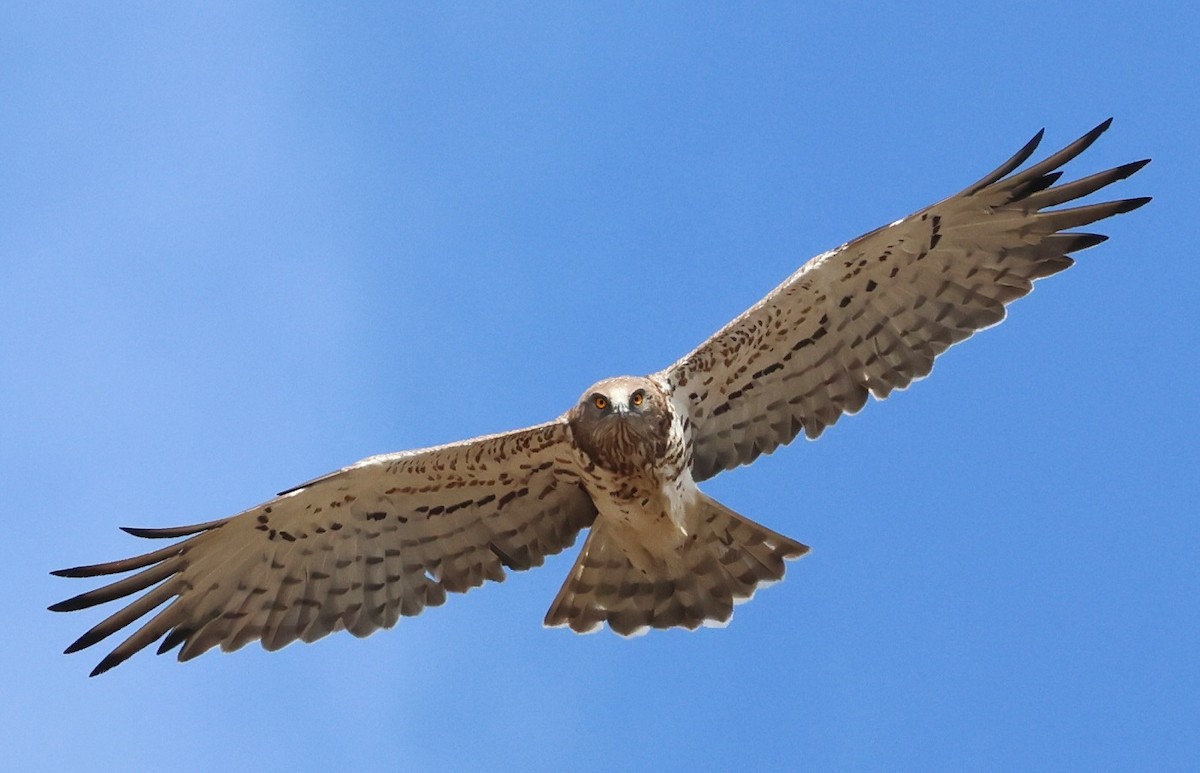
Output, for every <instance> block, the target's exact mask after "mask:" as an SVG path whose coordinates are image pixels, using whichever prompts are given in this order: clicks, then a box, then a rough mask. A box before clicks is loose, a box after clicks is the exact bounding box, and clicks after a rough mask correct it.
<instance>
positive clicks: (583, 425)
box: [568, 376, 671, 473]
mask: <svg viewBox="0 0 1200 773" xmlns="http://www.w3.org/2000/svg"><path fill="white" fill-rule="evenodd" d="M568 422H569V423H570V425H571V431H572V433H573V434H574V435H575V441H576V442H577V443H578V444H579V447H580V448H582V449H583V451H584V453H586V454H587V455H588V457H590V458H591V460H592V461H593V462H595V463H596V464H597V465H599V466H600V467H603V468H605V469H608V470H612V471H614V472H625V473H628V472H632V471H633V470H635V469H636V468H638V467H644V466H646V465H651V464H654V463H656V462H657V461H659V460H660V459H662V457H663V455H664V454H665V453H666V449H667V433H668V432H669V431H670V429H671V406H670V404H669V403H668V401H667V397H666V395H665V394H663V392H662V390H660V389H659V387H658V385H656V384H655V383H654V382H653V381H651V380H650V379H648V378H637V377H633V376H622V377H620V378H610V379H605V380H604V381H601V382H600V383H598V384H596V385H595V386H593V387H592V388H591V389H589V390H588V391H587V392H584V394H583V397H582V398H581V399H580V401H579V404H578V405H576V406H575V407H574V408H573V409H572V410H571V412H570V414H569V415H568Z"/></svg>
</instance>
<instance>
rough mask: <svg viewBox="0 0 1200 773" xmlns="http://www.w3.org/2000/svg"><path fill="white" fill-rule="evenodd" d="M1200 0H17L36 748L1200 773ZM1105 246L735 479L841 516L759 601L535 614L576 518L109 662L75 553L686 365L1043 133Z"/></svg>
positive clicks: (358, 761) (772, 514)
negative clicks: (356, 598) (1116, 182)
mask: <svg viewBox="0 0 1200 773" xmlns="http://www.w3.org/2000/svg"><path fill="white" fill-rule="evenodd" d="M1198 26H1200V24H1198V17H1197V16H1196V14H1195V12H1194V11H1192V10H1190V9H1189V8H1187V7H1186V6H1185V4H1177V5H1170V6H1166V7H1161V8H1157V9H1156V10H1154V11H1153V12H1149V11H1147V12H1136V13H1135V12H1133V11H1131V10H1130V7H1129V6H1128V5H1127V4H1124V3H1094V2H1093V3H1077V4H1074V3H1057V2H1038V3H1009V4H1000V5H994V6H990V7H987V8H973V9H971V10H965V7H964V6H961V5H959V4H944V5H943V4H927V5H924V6H920V7H913V6H911V5H906V6H902V7H901V6H898V7H897V9H896V10H891V11H888V10H881V9H880V8H879V7H877V6H876V5H875V4H853V3H844V4H837V5H830V6H829V7H826V8H813V7H804V6H802V5H801V4H755V5H745V6H740V7H731V6H724V5H715V4H686V5H684V4H678V5H665V4H659V5H654V6H649V5H642V6H637V7H633V6H624V5H622V6H617V5H611V4H607V5H598V6H583V5H570V4H542V5H539V4H522V5H520V6H516V7H511V8H505V9H503V10H502V9H501V7H500V6H498V5H489V6H482V5H479V6H476V5H471V4H458V5H455V6H453V7H452V9H451V10H443V6H440V5H439V6H435V5H432V4H429V5H420V6H418V5H408V6H405V7H403V8H395V7H389V8H382V7H371V6H365V5H364V6H359V7H355V8H345V7H343V8H339V9H337V10H328V9H325V8H324V7H319V6H315V5H313V4H309V5H305V6H302V7H299V8H297V7H291V6H288V5H282V4H271V3H257V4H219V3H206V4H196V5H183V4H170V5H168V4H155V3H146V4H133V3H125V4H120V5H118V6H116V7H115V8H114V7H103V8H102V6H99V5H96V4H86V5H75V4H70V3H60V4H54V5H53V6H51V5H50V4H40V3H37V4H34V3H31V4H22V5H18V4H8V5H6V6H5V7H4V8H3V9H2V10H0V60H2V61H0V103H2V104H3V108H2V109H0V148H2V149H3V151H2V152H0V233H2V234H3V238H2V239H0V406H2V408H0V410H2V411H3V421H2V427H3V431H2V434H0V474H2V476H3V484H4V485H3V490H4V501H3V505H2V506H0V507H2V509H3V518H4V523H5V525H6V536H5V539H4V540H3V541H0V572H2V573H3V574H2V579H3V582H4V586H5V587H6V588H7V589H8V591H7V592H6V593H4V594H3V596H2V597H0V612H2V613H3V617H4V620H5V622H6V633H5V635H4V636H3V637H0V663H3V665H4V669H5V672H6V674H5V678H4V682H5V687H4V688H3V690H0V717H2V718H3V721H2V722H0V749H4V750H5V752H4V754H5V755H6V757H5V759H4V762H5V765H4V766H5V767H12V768H14V769H39V768H40V769H68V768H71V767H84V766H87V767H89V768H93V769H101V770H104V769H119V768H120V769H149V768H158V767H162V766H163V765H164V764H167V762H166V761H169V764H170V766H171V767H172V768H173V769H177V770H185V771H186V770H212V769H218V768H222V767H229V766H231V765H232V766H233V767H235V768H237V769H252V768H259V769H280V768H284V767H287V768H295V769H306V768H307V769H317V768H328V767H329V766H331V765H338V766H339V767H342V768H346V769H350V766H353V769H366V770H372V769H395V768H399V769H413V770H421V769H432V768H435V767H441V768H448V769H491V768H500V769H506V768H511V769H548V770H549V769H563V768H566V767H570V768H571V769H579V770H588V769H595V770H600V769H612V768H614V767H620V768H624V769H671V768H685V767H691V768H734V767H739V768H756V769H789V768H794V767H796V766H800V767H805V768H813V769H830V768H833V769H881V768H885V769H914V770H916V769H919V770H931V769H947V770H960V769H964V768H970V769H995V770H1011V769H1030V768H1033V769H1037V768H1041V769H1112V768H1155V769H1163V770H1166V769H1182V768H1187V767H1191V766H1193V765H1194V764H1195V762H1196V760H1197V759H1200V723H1198V722H1197V721H1196V720H1197V717H1198V716H1200V666H1198V664H1197V657H1196V655H1197V652H1200V609H1198V604H1197V601H1198V599H1200V570H1198V568H1197V567H1198V566H1200V563H1198V562H1197V560H1196V558H1195V553H1196V545H1197V544H1198V542H1200V514H1198V513H1197V512H1196V510H1197V508H1196V502H1197V501H1198V500H1200V486H1198V478H1200V475H1198V467H1200V466H1198V464H1197V462H1198V461H1200V460H1198V456H1200V454H1198V453H1197V442H1196V437H1197V431H1198V430H1200V421H1198V419H1200V412H1198V410H1197V408H1198V405H1197V402H1198V401H1197V398H1196V395H1195V390H1194V387H1195V385H1196V383H1197V382H1198V381H1200V368H1198V366H1197V358H1196V352H1197V351H1198V350H1200V334H1198V331H1200V325H1198V322H1200V319H1198V312H1197V306H1196V303H1195V300H1194V299H1195V297H1196V293H1197V291H1198V290H1200V287H1198V285H1200V281H1198V280H1200V269H1198V268H1197V265H1198V263H1197V258H1196V255H1195V254H1194V253H1195V246H1194V245H1195V222H1196V215H1197V206H1196V201H1197V198H1196V190H1197V183H1198V182H1200V176H1198V174H1197V172H1198V167H1200V162H1198V160H1197V159H1198V156H1200V154H1197V152H1196V147H1197V145H1198V142H1197V140H1198V137H1197V129H1196V126H1197V119H1198V118H1200V116H1198V115H1197V113H1198V111H1197V105H1198V103H1197V98H1196V85H1195V73H1196V72H1197V69H1198V67H1200V57H1198V55H1197V53H1196V47H1195V41H1196V39H1197V32H1198V29H1197V27H1198ZM1110 115H1112V116H1115V119H1116V120H1115V123H1114V125H1113V128H1112V129H1111V130H1110V132H1109V133H1108V134H1107V135H1106V136H1105V137H1103V138H1102V140H1101V141H1100V142H1099V143H1098V144H1097V145H1096V146H1095V147H1094V148H1093V149H1092V150H1091V151H1089V152H1088V153H1087V154H1085V155H1084V156H1083V157H1082V158H1081V159H1080V160H1079V161H1077V162H1076V163H1075V164H1073V165H1072V166H1071V167H1070V173H1072V174H1073V175H1074V176H1082V175H1083V174H1087V173H1090V172H1093V171H1097V170H1100V169H1103V168H1107V167H1109V166H1113V165H1116V164H1118V163H1122V162H1126V161H1131V160H1135V159H1139V158H1144V157H1147V156H1150V157H1153V158H1154V159H1155V161H1154V163H1153V164H1151V165H1150V166H1149V167H1148V168H1147V169H1146V170H1145V171H1143V172H1142V173H1140V174H1139V175H1137V177H1135V178H1134V179H1133V180H1131V181H1129V182H1127V183H1124V184H1122V185H1121V186H1120V189H1119V191H1118V194H1119V195H1122V196H1138V195H1153V196H1155V197H1156V200H1155V201H1154V203H1152V204H1151V205H1150V206H1148V207H1146V208H1144V209H1143V210H1139V211H1138V212H1136V213H1134V214H1131V215H1126V216H1123V217H1121V218H1118V219H1116V220H1114V221H1110V222H1108V223H1105V225H1104V232H1106V233H1108V234H1110V235H1111V236H1112V237H1113V238H1112V240H1111V241H1110V242H1108V243H1106V244H1104V245H1102V246H1100V247H1097V248H1095V249H1093V250H1090V251H1088V252H1086V253H1083V254H1081V255H1080V260H1079V265H1078V266H1077V267H1076V268H1074V269H1072V270H1071V271H1070V272H1068V273H1066V274H1064V275H1061V276H1058V277H1054V278H1051V279H1049V280H1047V281H1046V282H1044V283H1042V284H1040V285H1039V289H1038V291H1037V292H1036V293H1034V294H1033V295H1032V296H1031V297H1030V298H1028V299H1025V300H1023V301H1020V302H1018V303H1017V304H1016V305H1015V306H1014V308H1013V313H1012V315H1011V317H1010V319H1009V320H1008V321H1007V322H1005V323H1004V324H1003V325H1001V326H1000V327H998V328H996V329H994V330H989V331H987V332H986V333H984V334H982V335H981V336H979V337H977V338H975V339H972V340H971V341H969V342H967V343H966V344H964V345H963V346H960V347H956V348H955V349H953V350H952V351H951V352H950V353H948V354H947V355H946V356H945V357H944V358H943V359H941V360H939V363H938V365H937V367H936V368H935V370H934V374H933V376H932V377H931V378H930V379H928V380H926V381H924V382H921V383H920V384H918V385H917V386H916V387H914V388H913V389H911V390H909V391H907V392H904V393H901V394H898V395H896V396H894V397H893V398H891V399H889V400H888V401H887V402H885V403H881V404H876V403H872V404H870V405H868V407H867V409H866V410H865V411H864V412H863V413H862V414H860V415H859V416H856V417H853V418H850V419H847V420H845V421H843V422H842V423H840V424H839V425H838V426H837V427H836V428H834V429H833V430H831V431H829V432H828V433H827V434H826V436H825V437H823V438H822V439H821V440H820V441H819V442H817V443H808V442H805V441H800V442H797V443H795V444H794V445H793V446H790V447H788V448H785V449H782V450H780V451H779V452H777V453H776V454H775V455H773V456H771V457H769V458H766V459H763V460H761V461H759V462H757V463H756V464H755V465H754V466H752V467H749V468H744V469H740V470H737V471H734V472H730V473H726V474H723V475H721V476H720V477H719V478H717V479H715V480H713V481H711V482H709V483H708V484H707V485H706V490H707V491H708V492H709V493H711V494H713V495H714V496H716V497H717V498H718V499H720V500H721V501H723V502H725V503H727V504H728V505H730V506H731V507H733V508H734V509H736V510H738V511H739V512H742V513H744V514H746V515H747V516H749V517H751V518H754V519H756V520H759V521H762V522H763V523H766V524H768V525H770V526H772V527H774V528H776V529H778V530H780V531H783V532H784V533H787V534H789V535H791V536H794V537H796V538H798V539H800V540H802V541H804V542H806V543H808V544H810V545H812V546H813V548H814V549H813V553H812V554H811V555H810V556H808V557H806V558H805V559H804V560H803V561H801V562H799V563H797V564H793V565H792V566H791V569H790V571H789V574H788V577H787V580H786V581H785V582H784V583H782V584H780V585H778V586H776V587H773V588H771V589H769V590H766V591H764V592H763V593H761V594H760V595H758V596H757V597H756V598H755V599H754V601H753V602H752V603H750V604H747V605H744V606H741V607H739V608H738V611H737V614H736V616H735V618H734V621H733V623H732V625H731V626H730V627H729V628H727V629H724V630H718V631H714V630H705V631H700V632H699V633H686V632H676V631H672V632H666V633H655V634H651V635H648V636H645V637H642V638H640V639H635V640H622V639H620V638H619V637H616V636H614V635H611V634H609V633H602V634H598V635H594V636H588V637H576V636H574V635H572V634H569V633H566V632H564V631H561V630H549V631H548V630H543V629H542V627H541V620H542V616H543V614H544V612H545V610H546V608H547V606H548V605H549V603H550V601H551V600H552V598H553V596H554V593H555V592H556V590H557V588H558V586H559V584H560V583H561V581H562V579H563V577H564V575H565V574H566V571H567V569H568V568H569V566H570V564H571V562H572V561H573V559H574V555H575V551H574V550H569V551H567V552H566V553H564V554H563V555H561V556H558V557H555V558H553V559H552V560H550V561H548V562H547V565H546V566H545V567H544V568H542V569H539V570H537V571H535V572H530V573H527V574H518V575H514V576H512V577H510V579H509V580H508V582H506V583H504V584H502V585H494V586H490V587H487V588H483V589H479V590H476V591H472V592H471V593H470V594H468V595H466V596H463V597H456V598H453V599H451V602H450V603H448V604H447V605H446V606H445V607H442V608H439V609H436V610H433V611H431V612H429V613H427V614H426V615H424V616H422V617H419V618H415V619H406V620H403V621H402V622H401V624H400V625H399V626H398V627H397V628H396V629H394V630H391V631H387V632H383V633H379V634H376V635H375V636H373V637H371V638H369V639H366V640H362V641H360V640H357V639H354V638H353V637H350V636H348V635H345V634H342V635H338V636H333V637H329V638H327V639H325V640H322V641H321V642H319V643H317V644H314V645H309V646H303V645H294V646H292V647H289V648H287V649H285V650H283V651H281V652H278V653H273V654H268V653H264V652H263V651H262V650H261V649H259V648H257V647H256V646H254V647H248V648H246V649H244V650H242V651H240V652H238V653H236V654H234V655H219V654H210V655H206V656H205V657H203V658H200V659H199V660H196V661H193V662H191V663H188V664H186V665H180V664H178V663H176V662H174V660H172V659H169V658H165V657H164V658H155V657H153V656H151V655H148V654H144V655H142V656H139V657H136V658H134V659H133V660H131V661H130V662H129V663H127V664H125V665H124V666H122V667H121V668H119V669H117V670H115V671H113V672H111V673H109V674H107V675H105V676H104V677H101V678H98V679H88V678H87V676H86V675H87V672H88V671H89V670H90V669H91V667H92V665H93V664H94V663H95V661H96V660H97V659H98V658H99V657H100V656H101V655H102V654H103V652H102V651H92V650H89V651H87V653H86V654H80V655H74V656H71V657H64V656H63V655H61V654H60V653H61V650H62V649H63V647H65V646H66V645H67V644H68V643H70V642H71V641H72V640H73V639H74V638H75V637H76V636H77V635H78V634H79V633H81V632H82V631H83V630H84V629H85V628H86V627H88V626H90V625H91V624H92V623H94V622H96V621H97V620H99V619H100V617H101V614H98V613H94V612H93V613H78V614H70V615H55V614H51V613H49V612H47V611H45V607H46V606H47V605H48V604H50V603H52V602H54V601H57V600H59V599H61V598H64V597H66V596H68V595H72V594H74V593H76V592H78V591H80V590H82V589H83V588H84V587H89V586H87V585H86V583H84V582H81V581H67V580H62V579H57V578H53V577H51V576H50V575H49V574H48V572H49V570H51V569H55V568H59V567H62V566H68V565H74V564H78V563H84V562H90V561H96V560H105V559H112V558H117V557H123V556H126V555H130V554H131V553H133V552H135V551H140V550H141V549H142V548H143V545H142V544H139V542H138V541H137V540H134V539H133V538H132V537H129V536H127V535H124V534H123V533H121V532H119V531H118V530H117V528H116V527H117V526H119V525H142V526H159V525H174V524H178V523H192V522H197V521H205V520H210V519H212V518H217V517H220V516H224V515H227V514H230V513H233V512H236V511H238V510H241V509H243V508H245V507H247V506H249V505H252V504H255V503H257V502H259V501H261V500H263V499H264V498H266V497H269V496H270V495H271V494H272V493H273V492H275V491H278V490H280V489H282V488H285V487H287V486H290V485H293V484H296V483H299V482H301V481H304V480H307V479H309V478H312V477H313V476H315V475H318V474H320V473H323V472H326V471H328V470H331V469H334V468H337V467H339V466H342V465H343V464H346V463H348V462H351V461H354V460H356V459H358V458H361V457H364V456H367V455H370V454H374V453H380V452H385V451H392V450H399V449H404V448H412V447H418V446H425V445H431V444H435V443H440V442H447V441H451V440H456V439H459V438H464V437H469V436H472V435H476V434H481V433H484V432H494V431H501V430H505V429H511V428H516V427H520V426H525V425H527V424H531V423H534V422H538V421H542V420H545V419H548V418H551V417H552V416H554V415H557V414H558V413H559V412H561V411H562V410H564V409H565V408H566V407H568V406H569V405H570V404H571V403H572V402H573V401H574V400H575V399H576V398H577V396H578V394H579V393H580V392H581V391H582V390H583V389H584V388H585V387H586V386H587V385H589V384H590V383H592V382H593V381H595V380H597V379H598V378H601V377H604V376H608V375H614V374H619V373H644V372H649V371H653V370H657V369H658V368H660V367H663V366H664V365H666V364H668V363H669V362H671V361H673V360H674V359H675V358H677V357H678V356H679V355H681V354H683V353H684V352H686V351H687V350H689V349H690V348H691V347H693V346H694V345H695V344H697V343H699V342H700V341H701V340H703V339H704V338H705V337H707V336H708V335H709V334H710V333H712V332H713V331H714V330H716V329H717V328H718V327H719V326H720V325H722V324H723V323H724V322H726V321H727V320H728V319H730V318H732V317H733V316H734V315H736V314H737V313H739V312H741V311H742V310H743V309H744V308H746V307H748V306H749V305H750V304H752V303H753V302H755V301H756V300H757V299H758V298H760V297H761V296H762V295H763V294H765V292H766V291H767V290H769V289H770V288H772V287H773V286H775V284H777V283H778V282H779V281H780V280H781V279H782V278H783V277H785V276H787V275H788V274H789V273H790V272H791V271H793V270H794V269H795V268H796V267H797V266H798V265H799V264H800V263H801V262H802V261H804V260H806V259H807V258H808V257H810V256H811V255H813V254H816V253H818V252H821V251H823V250H825V249H828V248H830V247H833V246H835V245H837V244H839V243H841V242H843V241H846V240H847V239H849V238H852V237H854V236H856V235H858V234H860V233H862V232H864V231H867V230H869V229H871V228H874V227H876V226H878V225H881V224H883V223H886V222H890V221H892V220H894V219H896V218H898V217H901V216H903V215H906V214H908V213H909V212H911V211H913V210H915V209H917V208H919V207H922V206H924V205H926V204H929V203H932V202H933V201H935V200H937V199H939V198H942V197H944V196H946V195H949V194H951V193H953V192H955V191H957V190H959V189H961V188H962V187H964V186H965V185H967V184H968V183H970V182H972V181H974V180H975V179H977V178H978V177H980V176H981V175H982V174H983V173H985V172H987V171H989V170H990V169H991V168H992V167H994V166H995V165H996V164H998V163H999V162H1000V161H1002V160H1003V159H1005V158H1007V157H1008V156H1009V155H1010V154H1011V152H1013V151H1014V150H1016V148H1018V147H1019V146H1020V145H1021V144H1022V143H1023V142H1024V141H1025V140H1026V139H1028V138H1029V136H1030V135H1032V134H1033V133H1034V132H1035V131H1036V130H1037V129H1038V128H1040V127H1042V126H1046V127H1047V130H1048V131H1047V141H1046V145H1045V151H1049V150H1053V149H1057V147H1058V146H1061V145H1062V144H1064V143H1066V142H1067V141H1069V140H1071V139H1074V138H1075V137H1076V136H1078V135H1079V134H1081V133H1083V132H1084V131H1085V130H1087V129H1089V128H1091V127H1092V126H1093V125H1095V124H1096V123H1098V122H1099V121H1101V120H1103V119H1104V118H1106V117H1108V116H1110Z"/></svg>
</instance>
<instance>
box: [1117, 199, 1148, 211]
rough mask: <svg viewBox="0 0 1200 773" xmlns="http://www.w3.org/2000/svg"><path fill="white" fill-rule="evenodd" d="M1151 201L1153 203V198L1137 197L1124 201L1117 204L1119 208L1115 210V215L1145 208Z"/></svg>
mask: <svg viewBox="0 0 1200 773" xmlns="http://www.w3.org/2000/svg"><path fill="white" fill-rule="evenodd" d="M1151 201H1154V197H1153V196H1138V197H1137V198H1134V199H1125V200H1124V201H1121V202H1118V203H1119V204H1120V206H1119V207H1118V208H1117V211H1116V213H1115V214H1118V215H1121V214H1124V213H1126V212H1132V211H1133V210H1135V209H1139V208H1141V207H1144V206H1146V205H1147V204H1149V203H1150V202H1151Z"/></svg>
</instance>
